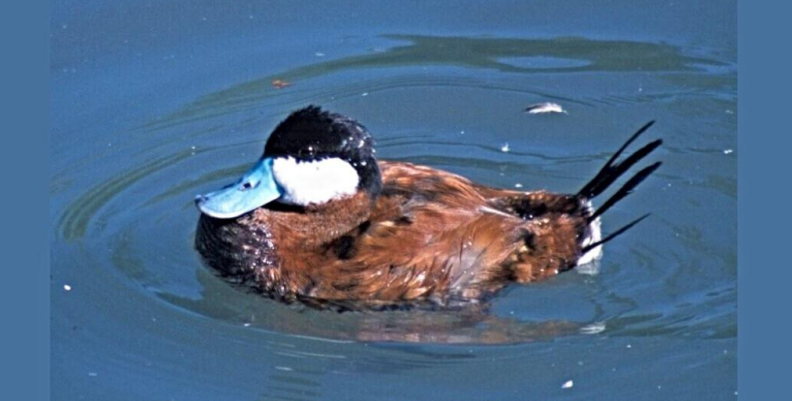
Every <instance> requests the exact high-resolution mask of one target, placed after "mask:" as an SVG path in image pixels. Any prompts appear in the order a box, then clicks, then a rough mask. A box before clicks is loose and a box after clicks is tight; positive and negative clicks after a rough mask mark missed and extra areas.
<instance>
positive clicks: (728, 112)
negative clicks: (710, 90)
mask: <svg viewBox="0 0 792 401" xmlns="http://www.w3.org/2000/svg"><path fill="white" fill-rule="evenodd" d="M726 114H734V111H732V110H729V109H726Z"/></svg>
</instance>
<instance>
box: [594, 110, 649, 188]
mask: <svg viewBox="0 0 792 401" xmlns="http://www.w3.org/2000/svg"><path fill="white" fill-rule="evenodd" d="M653 124H654V121H650V122H648V123H647V124H645V125H644V126H643V127H641V128H640V129H639V130H638V131H637V132H636V133H635V134H633V135H632V136H631V137H630V139H628V140H627V142H625V143H624V145H622V147H621V148H619V150H617V151H616V153H614V154H613V156H611V158H610V159H609V160H608V162H607V163H605V166H603V167H602V169H601V170H600V171H599V172H598V173H597V175H595V176H594V178H593V179H592V180H591V181H589V182H588V183H587V184H586V185H585V186H584V187H583V188H582V189H581V190H580V191H579V192H578V196H580V197H584V198H586V199H592V198H594V197H596V196H598V195H599V194H601V193H602V192H603V191H605V190H606V189H607V188H608V187H609V186H610V185H611V184H613V182H614V181H616V180H617V179H618V178H619V177H621V176H622V174H624V173H625V172H626V171H627V170H629V169H630V168H631V167H632V166H633V165H634V164H635V163H637V162H638V161H640V160H641V159H643V158H644V157H646V156H647V155H648V154H649V153H652V151H654V150H655V149H657V147H658V146H660V145H661V144H662V143H663V140H662V139H658V140H655V141H653V142H650V143H649V144H647V145H646V146H644V147H642V148H641V149H638V151H636V152H635V153H633V154H632V155H630V157H628V158H626V159H624V161H622V162H620V163H617V164H615V165H614V164H613V163H614V162H615V161H616V159H617V158H618V157H619V156H620V155H621V153H622V152H623V151H624V150H625V149H626V148H627V146H629V145H630V144H631V143H632V142H633V141H635V139H637V138H638V137H639V136H640V135H641V134H643V133H644V132H646V130H648V129H649V127H651V126H652V125H653Z"/></svg>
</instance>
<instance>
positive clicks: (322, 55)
mask: <svg viewBox="0 0 792 401" xmlns="http://www.w3.org/2000/svg"><path fill="white" fill-rule="evenodd" d="M314 55H315V56H316V57H324V56H325V54H324V53H322V52H316V53H314Z"/></svg>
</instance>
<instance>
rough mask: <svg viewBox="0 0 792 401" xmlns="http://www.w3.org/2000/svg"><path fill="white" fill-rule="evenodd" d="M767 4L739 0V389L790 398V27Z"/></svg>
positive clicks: (752, 396)
mask: <svg viewBox="0 0 792 401" xmlns="http://www.w3.org/2000/svg"><path fill="white" fill-rule="evenodd" d="M760 3H761V4H760ZM766 3H769V2H757V1H750V2H749V1H746V0H743V1H741V2H740V3H739V4H738V33H739V39H738V68H739V72H738V74H739V76H738V79H739V84H738V85H739V111H738V132H739V133H738V147H739V159H738V176H737V177H738V178H737V179H738V199H739V200H738V216H737V226H738V286H739V289H738V297H739V301H738V308H739V310H738V330H739V334H738V392H739V395H738V396H739V398H740V399H744V400H780V399H789V398H788V397H789V392H790V391H789V389H788V388H787V387H786V384H787V380H789V377H788V372H789V356H790V353H789V343H790V340H789V337H790V335H791V334H792V331H790V330H789V327H790V323H789V322H788V320H789V316H790V312H789V306H790V305H792V302H790V299H789V298H790V293H792V291H790V290H789V286H790V282H792V267H791V266H789V255H788V250H789V246H790V245H789V241H790V239H791V238H790V237H792V236H790V233H789V227H790V223H791V221H790V220H792V219H791V218H790V213H789V212H788V211H787V209H788V207H787V206H786V203H787V202H788V199H789V198H790V197H789V192H790V190H789V186H790V182H792V180H790V179H789V173H788V172H789V171H790V166H789V164H790V163H789V161H790V159H792V155H791V154H790V149H792V146H790V145H789V143H790V142H792V140H790V132H789V128H788V127H789V122H788V121H787V116H788V115H789V114H790V112H789V95H790V89H792V88H790V85H789V81H790V79H789V73H790V71H792V68H790V67H791V66H790V64H791V63H790V58H791V57H790V53H789V51H788V49H789V41H788V40H787V39H782V38H789V37H790V35H792V34H790V32H789V31H790V23H789V21H788V19H789V18H788V17H789V15H790V14H789V13H788V12H784V11H785V10H781V7H780V6H779V7H772V6H768V5H767V4H766ZM774 4H779V5H780V4H781V2H774ZM784 31H786V32H787V33H786V34H784V33H783V32H784ZM782 49H783V50H782ZM782 164H785V165H786V166H782Z"/></svg>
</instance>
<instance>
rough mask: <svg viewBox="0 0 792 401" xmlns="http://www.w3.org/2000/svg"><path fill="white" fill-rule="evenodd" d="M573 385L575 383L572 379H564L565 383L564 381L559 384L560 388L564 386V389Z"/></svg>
mask: <svg viewBox="0 0 792 401" xmlns="http://www.w3.org/2000/svg"><path fill="white" fill-rule="evenodd" d="M574 385H575V382H574V381H572V380H567V381H566V383H564V384H562V385H561V388H564V389H566V388H572V386H574Z"/></svg>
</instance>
